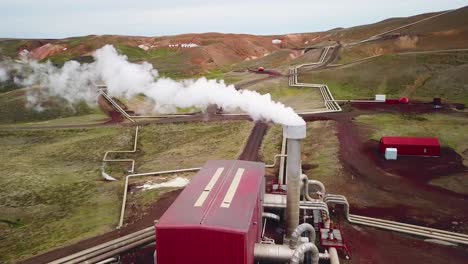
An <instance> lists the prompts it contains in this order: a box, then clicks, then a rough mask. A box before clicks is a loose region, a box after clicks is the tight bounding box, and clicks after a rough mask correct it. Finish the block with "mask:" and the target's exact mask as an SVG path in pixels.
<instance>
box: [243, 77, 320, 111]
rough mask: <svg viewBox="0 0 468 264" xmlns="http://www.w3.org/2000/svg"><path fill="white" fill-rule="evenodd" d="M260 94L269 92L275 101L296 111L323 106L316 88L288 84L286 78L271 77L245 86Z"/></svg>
mask: <svg viewBox="0 0 468 264" xmlns="http://www.w3.org/2000/svg"><path fill="white" fill-rule="evenodd" d="M246 89H248V90H254V91H257V92H259V93H261V94H266V93H269V94H270V95H271V98H272V99H273V100H275V101H278V102H281V103H283V104H285V105H286V106H290V107H292V108H293V109H294V110H296V111H304V110H312V109H317V108H323V107H324V105H323V98H322V96H321V94H320V92H319V90H318V89H315V88H299V87H290V86H288V80H287V79H273V80H269V81H265V82H261V83H258V84H255V85H252V86H249V87H247V88H246Z"/></svg>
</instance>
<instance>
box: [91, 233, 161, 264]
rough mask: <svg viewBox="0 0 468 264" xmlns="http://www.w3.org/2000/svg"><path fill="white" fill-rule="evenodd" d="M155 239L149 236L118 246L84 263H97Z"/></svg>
mask: <svg viewBox="0 0 468 264" xmlns="http://www.w3.org/2000/svg"><path fill="white" fill-rule="evenodd" d="M153 241H154V237H148V238H145V239H142V240H140V241H137V242H134V243H131V244H127V245H125V246H123V247H121V248H117V249H115V250H112V251H109V252H106V253H104V254H102V255H100V256H97V257H95V258H92V259H89V260H87V261H84V262H83V263H85V264H91V263H96V262H99V261H101V260H104V259H107V258H110V257H113V256H116V255H119V254H121V253H123V252H126V251H129V250H130V249H133V248H137V247H140V246H143V245H145V244H148V243H151V242H153Z"/></svg>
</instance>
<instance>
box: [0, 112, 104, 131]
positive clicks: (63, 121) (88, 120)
mask: <svg viewBox="0 0 468 264" xmlns="http://www.w3.org/2000/svg"><path fill="white" fill-rule="evenodd" d="M108 119H109V118H108V117H107V116H106V115H104V114H103V113H95V114H89V115H81V116H72V117H64V118H57V119H50V120H46V121H39V122H27V123H16V124H0V128H9V127H21V128H26V127H48V126H66V125H88V124H97V123H102V122H104V121H106V120H108Z"/></svg>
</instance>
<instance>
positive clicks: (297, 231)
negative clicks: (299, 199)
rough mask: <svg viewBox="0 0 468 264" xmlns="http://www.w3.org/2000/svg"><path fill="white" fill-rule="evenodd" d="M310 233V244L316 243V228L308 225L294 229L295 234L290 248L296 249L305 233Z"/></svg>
mask: <svg viewBox="0 0 468 264" xmlns="http://www.w3.org/2000/svg"><path fill="white" fill-rule="evenodd" d="M307 231H308V232H309V233H310V235H309V242H311V243H314V241H315V228H314V227H313V226H312V225H311V224H308V223H303V224H300V225H298V226H297V227H296V229H294V232H293V233H292V234H291V241H290V244H289V247H290V248H291V249H295V248H296V247H297V245H298V244H299V238H300V237H301V235H302V234H303V233H304V232H307Z"/></svg>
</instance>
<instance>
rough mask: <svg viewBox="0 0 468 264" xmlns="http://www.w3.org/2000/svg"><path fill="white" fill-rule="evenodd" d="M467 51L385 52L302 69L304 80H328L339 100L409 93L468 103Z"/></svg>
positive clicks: (425, 98) (413, 97) (417, 97)
mask: <svg viewBox="0 0 468 264" xmlns="http://www.w3.org/2000/svg"><path fill="white" fill-rule="evenodd" d="M467 71H468V52H457V53H440V54H418V55H385V56H381V57H378V58H375V59H372V60H369V61H366V62H362V63H357V64H353V65H349V66H345V67H338V68H332V69H327V70H322V71H319V72H315V73H311V72H302V73H301V74H300V75H299V80H300V81H301V82H307V83H325V84H327V85H328V86H329V87H330V89H331V91H332V93H333V95H334V97H335V98H337V99H360V98H373V97H374V95H375V94H377V93H383V94H387V96H388V97H400V96H407V97H409V98H410V100H421V101H432V98H434V97H441V98H442V99H443V100H446V101H449V102H457V103H465V104H468V87H467V86H466V85H465V83H467V82H468V75H467V74H466V72H467Z"/></svg>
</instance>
